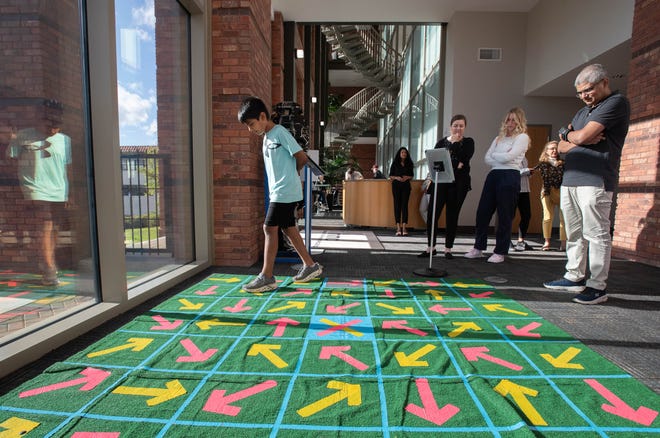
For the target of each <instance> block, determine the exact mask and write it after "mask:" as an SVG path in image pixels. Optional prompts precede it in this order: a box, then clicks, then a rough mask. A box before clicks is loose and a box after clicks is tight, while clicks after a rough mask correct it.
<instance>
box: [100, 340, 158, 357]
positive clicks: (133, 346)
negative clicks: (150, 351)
mask: <svg viewBox="0 0 660 438" xmlns="http://www.w3.org/2000/svg"><path fill="white" fill-rule="evenodd" d="M152 341H153V339H150V338H130V339H129V340H128V343H126V344H124V345H119V346H117V347H112V348H107V349H105V350H101V351H95V352H93V353H89V354H88V355H87V357H90V358H91V357H97V356H103V355H106V354H111V353H115V352H117V351H121V350H131V351H142V350H144V349H145V348H146V347H147V345H149V344H151V342H152Z"/></svg>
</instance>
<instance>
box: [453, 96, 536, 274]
mask: <svg viewBox="0 0 660 438" xmlns="http://www.w3.org/2000/svg"><path fill="white" fill-rule="evenodd" d="M529 145H530V140H529V136H528V135H527V119H526V118H525V112H524V111H523V110H522V109H521V108H513V109H511V110H509V112H507V114H506V117H505V118H504V120H503V121H502V125H501V127H500V133H499V135H498V136H497V137H495V139H494V140H493V143H492V144H491V145H490V148H488V151H487V152H486V157H485V161H486V164H488V165H490V166H491V171H490V172H489V173H488V175H487V176H486V181H485V182H484V188H483V190H482V191H481V198H480V199H479V206H478V207H477V218H476V224H475V238H474V248H472V249H471V250H470V251H469V252H468V253H467V254H465V257H467V258H469V259H475V258H479V257H482V255H483V254H482V253H483V251H485V250H486V243H487V240H488V225H489V223H490V220H491V218H492V217H493V214H494V213H495V212H497V217H498V221H497V229H496V232H495V249H494V251H493V255H491V256H490V258H489V259H488V261H489V262H490V263H501V262H503V261H504V256H505V255H506V254H508V253H509V246H510V245H511V223H512V222H513V217H514V215H515V212H516V201H517V200H518V193H520V167H521V166H520V164H521V163H522V160H523V157H524V156H525V152H527V149H529Z"/></svg>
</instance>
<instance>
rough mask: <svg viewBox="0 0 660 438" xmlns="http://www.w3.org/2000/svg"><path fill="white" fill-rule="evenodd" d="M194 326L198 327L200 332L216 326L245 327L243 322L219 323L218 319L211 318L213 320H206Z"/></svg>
mask: <svg viewBox="0 0 660 438" xmlns="http://www.w3.org/2000/svg"><path fill="white" fill-rule="evenodd" d="M195 325H196V326H197V327H199V328H200V329H201V330H208V329H210V328H211V327H213V326H216V325H228V326H234V327H238V326H242V325H245V323H244V322H229V321H220V320H219V319H218V318H213V319H207V320H205V321H199V322H196V323H195Z"/></svg>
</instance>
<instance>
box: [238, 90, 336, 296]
mask: <svg viewBox="0 0 660 438" xmlns="http://www.w3.org/2000/svg"><path fill="white" fill-rule="evenodd" d="M238 120H239V121H240V122H241V123H242V124H244V125H246V126H247V128H248V130H249V131H250V132H251V133H253V134H256V135H260V136H263V146H262V150H263V155H264V165H265V168H266V175H267V177H268V189H269V199H270V202H269V204H268V212H267V213H266V220H265V221H264V234H265V236H266V238H265V241H264V262H263V267H262V268H261V273H260V274H259V275H258V276H257V278H255V279H254V280H252V281H251V282H250V283H248V284H247V285H245V286H243V289H244V290H245V291H247V292H265V291H271V290H275V289H277V282H276V281H275V277H274V276H273V267H274V265H275V257H276V255H277V248H278V236H277V229H278V228H281V229H282V232H283V233H284V234H285V235H286V236H287V237H288V238H289V240H290V241H291V244H292V245H293V247H294V248H295V250H296V252H297V253H298V255H299V256H300V258H301V259H302V261H303V266H302V268H300V271H299V272H298V274H296V275H295V276H294V277H293V280H294V281H296V282H302V283H304V282H307V281H310V280H312V279H314V278H317V277H319V276H320V275H321V273H322V272H323V266H321V265H320V264H318V263H315V262H314V260H313V259H312V257H311V256H310V254H309V252H307V248H306V247H305V242H304V241H303V239H302V236H301V235H300V233H299V232H298V228H297V227H296V218H295V209H296V206H297V205H298V202H300V201H301V200H302V198H303V194H302V185H301V183H300V176H299V174H300V169H302V168H303V166H304V165H305V163H307V154H306V153H305V151H303V150H302V148H301V147H300V145H299V144H298V142H296V140H295V139H294V138H293V136H292V135H291V134H290V133H289V131H287V130H286V129H285V128H283V127H282V126H280V125H276V124H275V123H273V122H272V121H271V120H270V115H269V112H268V108H267V107H266V105H265V104H264V102H263V101H262V100H261V99H259V98H258V97H248V98H247V99H245V100H244V101H243V102H242V103H241V107H240V109H239V110H238Z"/></svg>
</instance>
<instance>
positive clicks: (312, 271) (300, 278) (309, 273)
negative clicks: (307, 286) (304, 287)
mask: <svg viewBox="0 0 660 438" xmlns="http://www.w3.org/2000/svg"><path fill="white" fill-rule="evenodd" d="M321 273H323V266H321V265H319V264H318V263H314V264H313V265H312V266H305V265H303V267H302V268H300V271H298V273H297V274H296V275H295V276H294V277H293V281H295V282H296V283H306V282H308V281H310V280H313V279H315V278H316V277H319V276H320V275H321Z"/></svg>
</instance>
